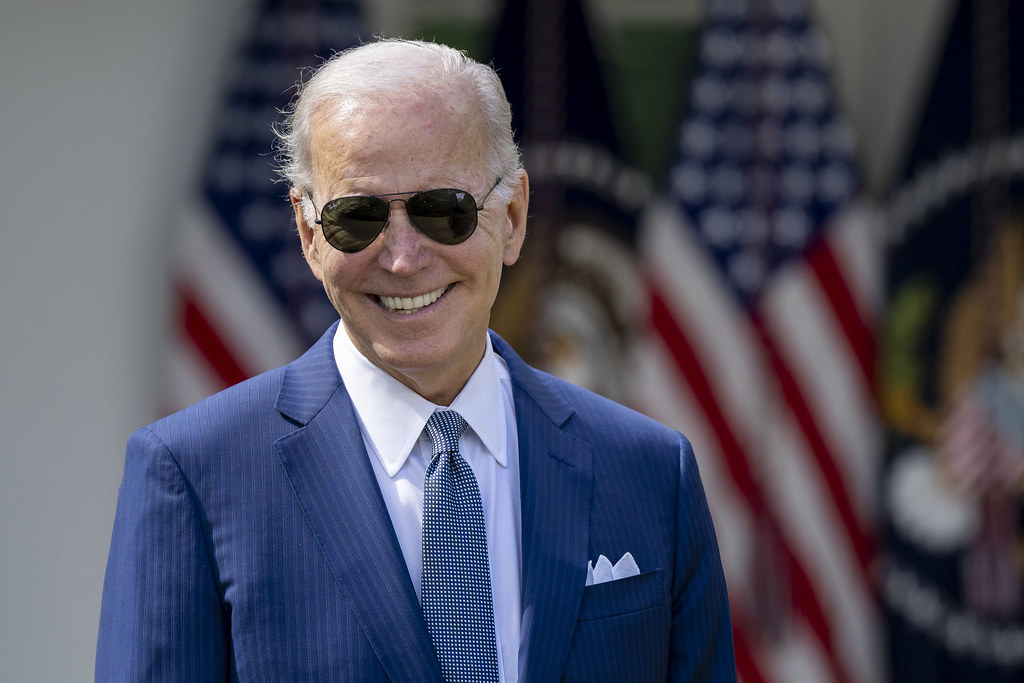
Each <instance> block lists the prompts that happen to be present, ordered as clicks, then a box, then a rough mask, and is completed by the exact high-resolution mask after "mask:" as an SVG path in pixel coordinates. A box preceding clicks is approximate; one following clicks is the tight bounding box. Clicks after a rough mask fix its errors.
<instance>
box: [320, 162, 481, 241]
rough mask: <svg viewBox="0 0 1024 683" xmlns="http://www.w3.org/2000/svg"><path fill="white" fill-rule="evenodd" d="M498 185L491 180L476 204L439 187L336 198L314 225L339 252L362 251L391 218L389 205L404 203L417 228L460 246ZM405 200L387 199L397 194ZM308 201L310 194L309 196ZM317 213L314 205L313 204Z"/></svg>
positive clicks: (463, 193)
mask: <svg viewBox="0 0 1024 683" xmlns="http://www.w3.org/2000/svg"><path fill="white" fill-rule="evenodd" d="M499 183H501V177H499V178H498V179H497V180H495V181H494V185H491V189H489V190H488V191H487V194H485V195H484V198H483V199H481V200H480V203H479V204H477V203H476V200H475V199H473V195H471V194H470V193H468V192H466V191H465V190H457V189H455V188H450V187H446V188H441V189H437V190H422V191H420V192H392V193H390V194H377V195H367V196H351V197H338V198H337V199H332V200H331V201H329V202H327V203H326V204H324V208H323V210H321V211H320V217H319V218H318V219H317V220H316V223H317V225H319V226H321V228H322V229H323V231H324V237H325V238H326V239H327V243H328V244H330V245H331V246H332V247H334V248H335V249H338V250H339V251H344V252H346V253H349V254H351V253H354V252H357V251H362V250H363V249H365V248H366V247H368V246H370V244H371V243H372V242H373V241H374V240H375V239H377V236H378V235H380V234H381V233H382V232H383V231H384V228H385V227H387V224H388V221H389V220H390V219H391V202H402V203H404V204H405V212H406V214H408V216H409V220H410V221H411V222H412V224H413V225H414V226H416V229H417V230H419V231H420V232H422V233H423V234H424V235H426V236H427V237H429V238H430V239H432V240H434V241H435V242H440V243H441V244H461V243H462V242H465V241H466V240H467V239H469V236H470V235H472V234H473V231H474V230H476V222H477V220H476V219H477V212H479V211H483V209H484V202H486V201H487V198H488V197H490V196H491V193H492V192H494V188H496V187H498V184H499ZM403 194H407V195H410V196H409V198H408V199H389V197H398V196H399V195H403ZM309 201H311V202H312V201H313V194H312V193H309ZM313 210H314V211H315V210H316V203H315V202H314V203H313Z"/></svg>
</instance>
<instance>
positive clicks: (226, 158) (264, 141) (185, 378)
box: [166, 0, 362, 409]
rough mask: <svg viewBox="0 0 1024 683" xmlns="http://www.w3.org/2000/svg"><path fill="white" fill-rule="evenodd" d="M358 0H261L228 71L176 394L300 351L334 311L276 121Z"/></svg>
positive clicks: (187, 239) (184, 230) (172, 361)
mask: <svg viewBox="0 0 1024 683" xmlns="http://www.w3.org/2000/svg"><path fill="white" fill-rule="evenodd" d="M361 30H362V19H361V12H360V8H359V6H358V3H356V2H355V1H354V0H264V1H263V2H261V3H259V5H258V6H257V7H256V9H255V14H254V16H253V18H252V25H251V30H250V32H249V34H248V36H247V38H246V40H245V42H244V44H243V45H242V46H241V48H240V50H239V52H238V54H237V56H236V58H235V60H234V64H233V68H232V71H231V73H230V74H229V78H228V82H227V85H226V92H225V97H224V101H223V104H222V107H221V111H220V112H219V114H218V116H217V118H216V120H215V129H214V133H213V135H212V140H211V144H210V149H209V154H208V157H207V159H206V163H205V167H204V169H203V175H202V179H201V187H200V188H199V192H198V196H197V197H196V198H195V201H194V202H192V204H191V205H190V206H189V207H188V209H187V211H186V212H185V216H184V217H183V221H182V223H183V225H182V226H181V230H180V233H179V235H178V236H177V237H178V240H179V243H178V250H177V253H176V254H175V266H174V278H175V282H174V298H175V302H174V303H175V306H176V310H177V311H178V313H177V316H176V320H175V323H174V325H173V329H172V334H171V343H170V345H169V346H170V348H169V353H168V357H169V363H168V365H169V369H168V389H169V395H168V396H167V399H166V400H167V405H166V407H167V408H169V409H175V408H180V407H183V406H185V405H188V404H190V403H192V402H194V401H196V400H198V399H200V398H203V397H205V396H208V395H209V394H212V393H214V392H215V391H218V390H220V389H223V388H225V387H228V386H230V385H232V384H235V383H236V382H239V381H241V380H243V379H245V378H247V377H249V376H251V375H254V374H256V373H258V372H261V371H263V370H267V369H270V368H272V367H276V366H278V365H281V364H283V363H286V362H288V361H290V360H292V359H294V358H295V357H296V356H297V355H298V354H299V353H301V352H302V351H303V350H304V349H305V348H306V346H307V345H308V344H309V343H310V342H312V341H313V340H315V339H316V338H317V337H319V336H320V334H322V333H323V331H324V330H325V329H326V328H327V327H328V325H330V324H331V323H332V322H333V321H334V320H335V319H337V314H336V313H335V311H334V309H333V308H332V307H331V304H330V302H329V301H328V300H327V297H326V295H325V294H324V292H323V289H322V288H321V287H320V286H319V283H318V282H317V281H316V280H315V279H314V278H313V277H312V276H311V274H310V272H309V268H308V267H307V266H306V264H305V262H304V261H303V258H302V253H301V251H300V248H299V240H298V236H297V235H296V234H295V232H294V228H291V229H290V228H289V226H292V225H293V224H294V223H293V220H292V212H291V206H290V204H289V202H288V198H287V188H286V187H285V186H284V184H281V183H278V182H276V177H275V171H274V167H273V147H274V133H273V130H272V126H273V124H274V122H275V121H276V120H278V119H279V112H280V110H281V109H283V108H284V107H285V105H287V103H288V101H289V99H290V98H291V96H292V95H293V94H294V92H295V90H294V86H295V84H296V83H297V82H298V80H299V78H300V75H301V72H300V69H302V68H307V67H309V66H311V65H315V64H316V63H317V62H318V60H320V59H324V58H327V57H330V56H331V54H333V53H334V52H335V51H337V50H341V49H344V48H346V47H348V46H350V45H353V44H354V43H355V42H357V41H358V39H359V35H360V31H361Z"/></svg>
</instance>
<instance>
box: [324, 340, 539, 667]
mask: <svg viewBox="0 0 1024 683" xmlns="http://www.w3.org/2000/svg"><path fill="white" fill-rule="evenodd" d="M334 357H335V360H336V362H337V364H338V370H339V371H340V372H341V376H342V378H343V379H344V381H345V388H346V389H347V390H348V393H349V396H350V397H351V398H352V403H353V405H354V406H355V409H356V414H357V416H358V418H359V428H360V430H361V432H362V435H363V441H364V442H365V444H366V451H367V452H368V453H369V454H370V463H371V464H372V465H373V471H374V474H376V476H377V483H378V485H379V486H380V490H381V493H382V494H383V496H384V503H385V504H386V505H387V508H388V513H389V514H390V515H391V523H392V525H393V526H394V528H395V533H396V534H397V535H398V544H399V545H400V546H401V548H402V555H403V556H404V557H405V564H406V566H407V567H408V569H409V576H410V577H411V578H412V585H413V587H414V588H415V589H416V595H417V596H419V595H420V577H421V573H422V547H421V546H422V533H423V479H424V476H425V474H426V470H427V465H428V464H429V463H430V459H431V457H432V453H433V451H432V449H431V444H430V438H429V437H428V436H427V435H426V434H425V433H424V431H423V428H424V427H425V426H426V424H427V420H428V419H429V418H430V416H431V415H432V414H433V413H434V412H435V411H437V410H444V409H448V408H450V409H451V410H455V411H457V412H458V413H459V414H460V415H462V417H463V418H464V419H465V420H466V423H467V424H468V425H469V428H468V429H467V430H466V431H465V432H464V433H463V435H462V439H461V440H460V443H459V452H460V453H461V454H462V457H463V458H464V459H465V460H466V462H467V463H469V466H470V467H471V468H472V469H473V474H474V475H475V476H476V480H477V484H478V485H479V486H480V499H481V502H482V503H483V508H484V525H485V527H486V531H487V550H488V553H487V554H488V558H489V560H490V571H491V595H492V596H493V602H494V627H495V637H496V642H497V647H498V676H499V680H500V681H502V682H503V683H515V682H516V681H518V679H519V626H520V597H519V596H520V590H519V589H520V574H521V571H522V570H521V558H522V520H521V517H520V507H521V506H520V497H519V439H518V436H517V434H516V421H515V408H514V405H513V402H512V382H511V379H510V377H509V372H508V366H507V365H506V364H505V361H504V360H503V359H502V358H501V356H499V355H498V354H497V353H495V352H494V349H493V348H492V346H491V340H490V338H489V337H488V339H487V349H486V351H485V352H484V357H483V360H482V361H480V365H479V366H477V369H476V371H474V373H473V375H472V376H471V377H470V378H469V382H468V383H467V384H466V386H465V388H463V390H462V392H461V393H460V394H459V395H458V396H457V397H456V399H455V401H453V402H452V404H451V405H450V406H437V405H435V404H433V403H431V402H430V401H428V400H427V399H425V398H423V397H422V396H420V395H418V394H416V393H415V392H414V391H412V390H411V389H409V388H408V387H406V386H405V385H404V384H402V383H401V382H399V381H398V380H396V379H395V378H394V377H391V376H390V375H388V374H387V373H385V372H384V371H383V370H381V369H380V368H378V367H377V366H375V365H374V364H373V363H371V362H370V361H369V360H367V359H366V357H365V356H363V355H362V354H361V353H359V351H358V350H357V349H356V348H355V346H354V345H353V344H352V340H351V339H349V336H348V334H347V333H346V332H345V326H344V324H341V325H339V326H338V331H337V333H336V334H335V335H334Z"/></svg>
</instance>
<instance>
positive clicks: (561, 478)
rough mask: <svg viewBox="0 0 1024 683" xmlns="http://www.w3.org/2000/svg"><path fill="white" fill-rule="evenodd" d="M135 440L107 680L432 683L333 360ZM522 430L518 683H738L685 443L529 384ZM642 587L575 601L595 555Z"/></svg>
mask: <svg viewBox="0 0 1024 683" xmlns="http://www.w3.org/2000/svg"><path fill="white" fill-rule="evenodd" d="M333 334H334V328H332V329H331V330H329V331H328V332H327V334H325V335H324V337H323V338H322V339H321V340H320V341H319V342H317V343H316V344H315V345H314V346H313V347H312V348H311V349H310V350H309V351H308V352H307V353H306V354H304V355H303V356H302V357H301V358H299V359H298V360H296V361H295V362H293V363H291V364H289V365H287V366H285V367H284V368H279V369H277V370H274V371H271V372H269V373H266V374H263V375H261V376H259V377H256V378H254V379H252V380H249V381H247V382H243V383H242V384H240V385H238V386H235V387H233V388H231V389H228V390H227V391H224V392H222V393H220V394H217V395H215V396H213V397H211V398H209V399H207V400H205V401H202V402H200V403H198V404H196V405H194V406H192V407H191V408H188V409H186V410H184V411H182V412H179V413H177V414H175V415H171V416H170V417H167V418H165V419H163V420H160V421H158V422H156V423H154V424H152V425H150V426H149V427H146V428H143V429H140V430H139V431H137V432H136V433H135V434H133V435H132V437H131V440H130V441H129V443H128V452H127V458H126V461H125V471H124V480H123V482H122V485H121V490H120V493H119V497H118V504H117V514H116V520H115V523H114V533H113V540H112V542H111V547H110V558H109V562H108V566H107V574H106V580H105V583H104V588H103V606H102V614H101V617H100V630H99V643H98V651H97V658H96V679H97V680H98V681H227V680H231V681H235V680H238V681H273V682H278V683H279V682H283V681H385V680H391V681H416V682H419V681H440V680H441V678H440V670H439V667H438V664H437V661H436V658H435V656H434V652H433V649H432V648H431V644H430V638H429V636H428V634H427V630H426V625H425V622H424V620H423V617H422V614H421V612H420V606H419V603H418V601H417V599H416V594H415V592H414V590H413V586H412V582H411V581H410V579H409V574H408V572H407V570H406V567H405V562H404V560H403V558H402V553H401V550H400V548H399V545H398V541H397V539H396V537H395V534H394V531H393V529H392V526H391V521H390V518H389V516H388V512H387V509H386V507H385V505H384V501H383V498H382V497H381V494H380V491H379V489H378V487H377V483H376V479H375V478H374V474H373V470H372V468H371V465H370V463H369V461H368V459H367V454H366V451H365V448H364V445H363V440H362V437H361V435H360V432H359V428H358V426H357V424H356V419H355V414H354V411H353V408H352V403H351V401H350V400H349V397H348V394H347V392H346V391H345V387H344V384H343V382H342V380H341V377H340V376H339V374H338V370H337V366H336V365H335V361H334V355H333V351H332V347H331V338H332V335H333ZM493 340H494V344H495V348H496V349H497V351H498V352H499V353H500V354H501V355H502V357H503V358H504V359H505V360H506V362H507V363H508V365H509V369H510V371H511V376H512V382H513V391H514V399H515V409H516V419H517V422H518V431H519V447H520V467H521V480H522V481H521V488H522V506H523V507H522V533H523V539H522V540H523V545H522V548H523V567H522V571H523V581H522V583H523V586H522V608H523V615H522V644H521V647H520V678H521V680H523V681H557V680H579V681H664V680H695V681H696V680H700V681H733V680H735V668H734V664H733V651H732V636H731V626H730V619H729V613H728V603H727V597H726V589H725V582H724V579H723V576H722V571H721V565H720V562H719V556H718V548H717V544H716V541H715V535H714V530H713V528H712V525H711V520H710V517H709V515H708V510H707V504H706V501H705V498H704V493H703V490H702V487H701V484H700V480H699V477H698V474H697V468H696V465H695V463H694V459H693V454H692V452H691V449H690V445H689V443H688V442H687V441H686V439H685V438H684V437H682V436H681V435H680V434H678V433H676V432H672V431H670V430H668V429H666V428H664V427H662V426H660V425H658V424H656V423H655V422H653V421H651V420H649V419H647V418H645V417H642V416H640V415H638V414H636V413H634V412H631V411H628V410H627V409H625V408H622V407H621V406H617V405H615V404H613V403H611V402H609V401H606V400H604V399H602V398H600V397H597V396H595V395H594V394H591V393H588V392H586V391H584V390H581V389H579V388H577V387H574V386H572V385H569V384H566V383H565V382H562V381H560V380H558V379H555V378H553V377H551V376H549V375H546V374H543V373H541V372H539V371H537V370H535V369H533V368H530V367H529V366H527V365H526V364H524V363H523V362H522V360H520V359H519V357H518V356H516V354H515V353H514V352H513V351H512V350H511V349H510V348H509V347H508V345H507V344H505V343H504V342H503V341H502V340H501V339H499V338H498V337H497V336H496V335H495V336H494V337H493ZM627 551H629V552H631V553H632V554H633V556H634V558H635V559H636V561H637V564H638V565H639V566H640V570H641V572H642V573H641V574H640V575H639V576H635V577H632V578H629V579H624V580H620V581H615V582H611V583H605V584H599V585H596V586H590V587H586V588H584V583H585V577H586V567H587V560H588V559H589V560H596V559H597V557H598V555H599V554H603V555H605V556H607V557H608V558H609V559H611V560H612V561H613V562H614V561H615V560H617V559H618V558H619V557H621V556H622V554H623V553H625V552H627Z"/></svg>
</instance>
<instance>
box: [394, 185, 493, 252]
mask: <svg viewBox="0 0 1024 683" xmlns="http://www.w3.org/2000/svg"><path fill="white" fill-rule="evenodd" d="M405 208H406V211H407V212H408V213H409V220H411V221H412V222H413V224H414V225H415V226H416V227H417V228H418V229H419V231H420V232H422V233H423V234H424V235H426V236H427V237H429V238H430V239H432V240H435V241H437V242H440V243H441V244H460V243H462V242H465V241H466V240H467V239H469V236H470V235H472V234H473V230H475V229H476V200H475V199H473V195H471V194H470V193H468V192H465V191H463V190H427V191H426V192H417V193H416V194H414V195H413V196H411V197H409V199H408V201H406V203H405Z"/></svg>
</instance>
